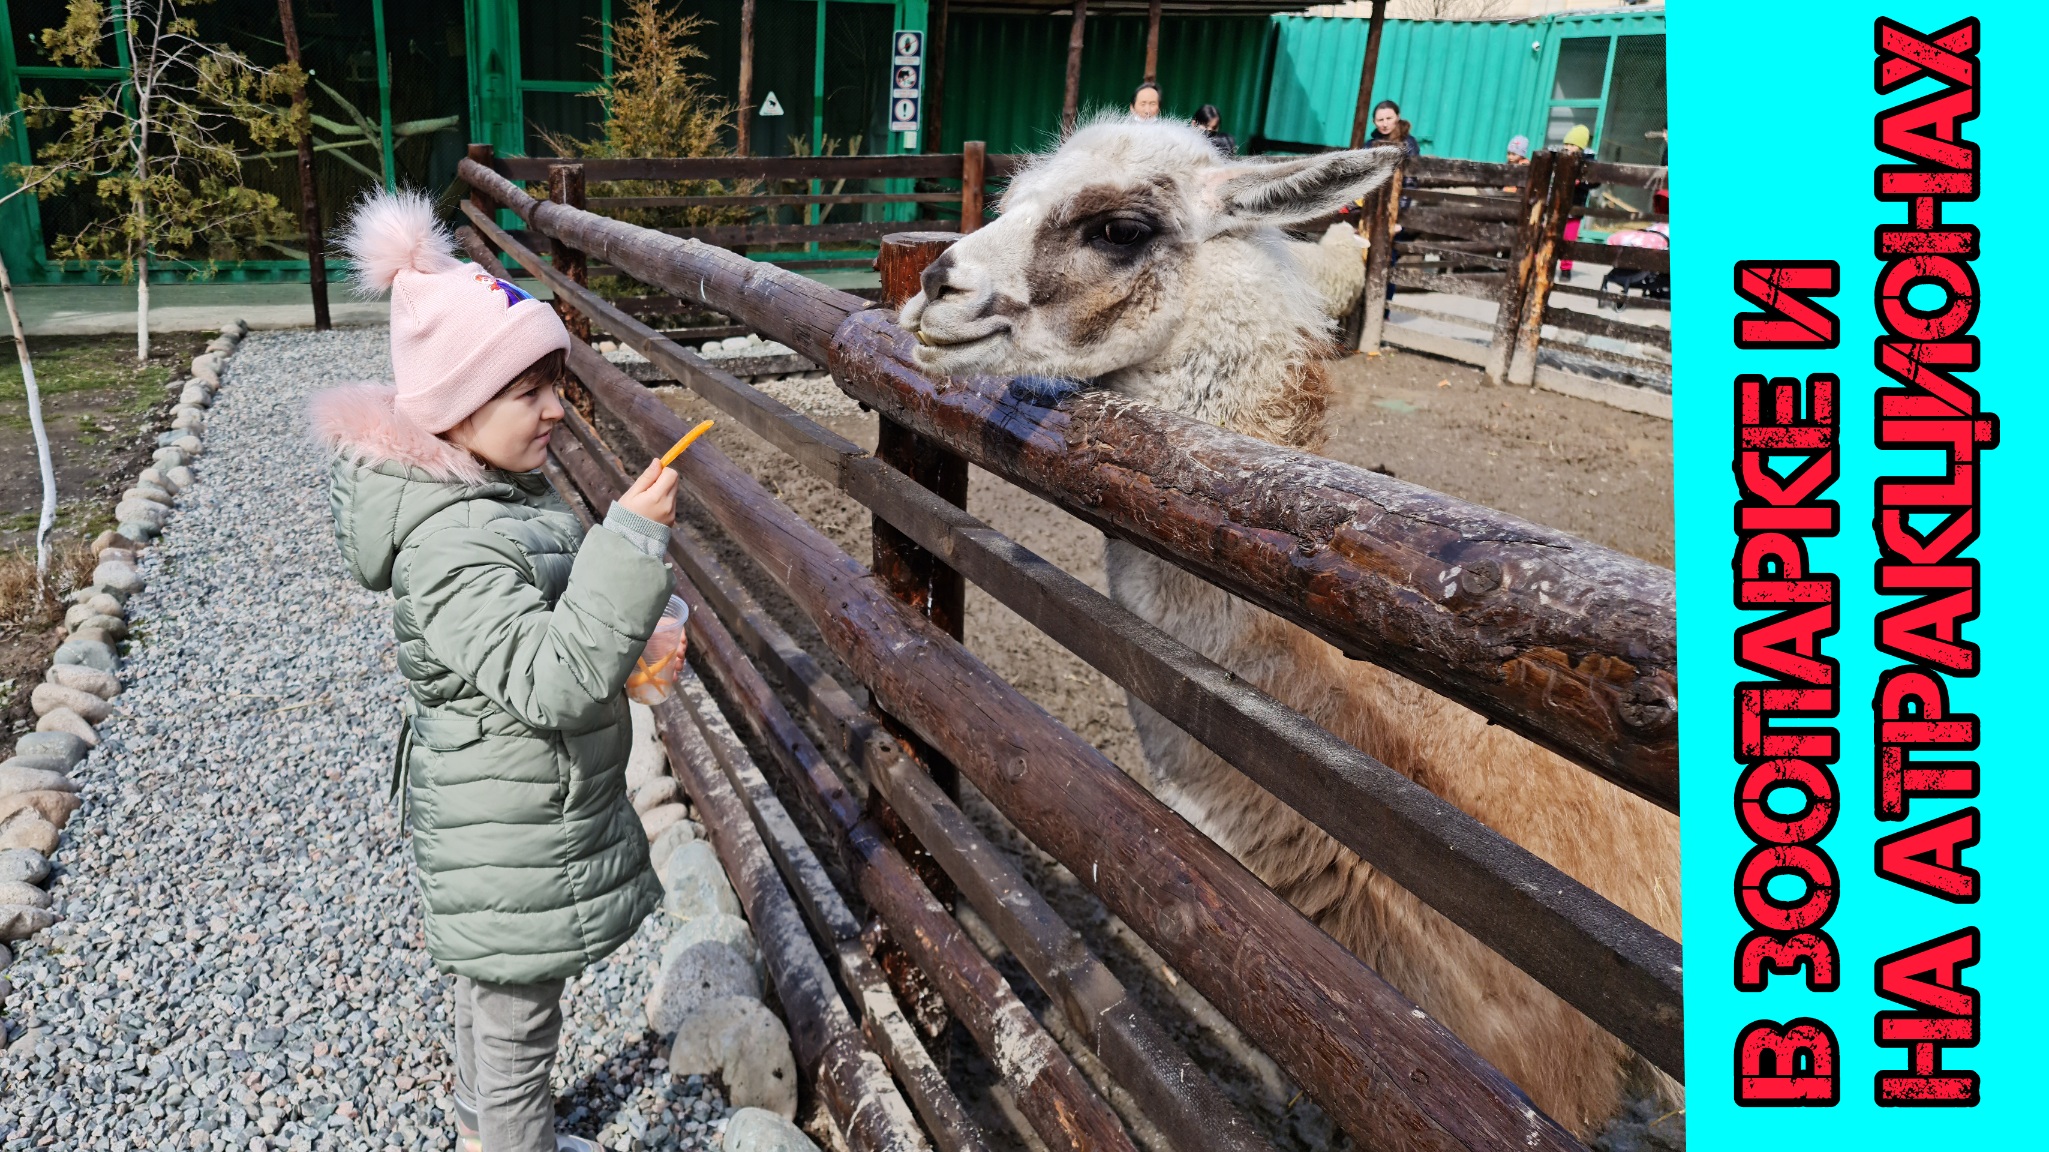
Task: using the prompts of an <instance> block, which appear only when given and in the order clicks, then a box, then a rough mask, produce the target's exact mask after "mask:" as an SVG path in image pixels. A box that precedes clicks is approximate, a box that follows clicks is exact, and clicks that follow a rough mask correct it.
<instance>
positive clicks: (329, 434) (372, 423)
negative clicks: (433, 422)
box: [307, 384, 484, 485]
mask: <svg viewBox="0 0 2049 1152" xmlns="http://www.w3.org/2000/svg"><path fill="white" fill-rule="evenodd" d="M397 395H398V389H397V388H395V387H393V386H392V385H390V384H345V385H343V386H342V387H340V388H329V389H327V390H326V391H324V392H319V393H316V394H315V395H314V397H313V399H312V402H311V403H310V404H308V406H307V411H308V416H309V417H310V421H311V424H312V427H313V435H314V436H315V437H317V438H318V439H319V440H320V442H321V443H323V444H325V445H327V446H328V447H329V448H330V449H332V450H334V451H335V452H337V453H339V454H341V455H342V456H343V457H344V458H346V459H348V460H350V461H353V462H355V463H358V464H382V463H385V462H387V461H389V462H391V463H394V464H404V465H406V466H408V467H412V468H417V469H419V470H420V471H422V472H425V473H426V474H427V475H429V476H432V477H433V478H434V479H436V480H441V481H445V482H448V483H451V484H469V485H477V484H482V483H484V466H483V465H482V464H481V463H479V462H478V461H477V458H476V457H474V456H472V455H470V454H469V453H468V452H467V451H465V450H464V449H462V448H459V447H457V446H456V445H454V444H451V443H449V442H448V441H446V440H443V439H442V438H441V437H439V436H436V435H434V434H433V433H431V432H429V431H427V430H426V429H425V428H422V427H420V426H419V425H418V424H415V423H413V422H412V421H411V420H408V419H406V418H405V417H404V416H403V415H400V414H399V411H398V409H397V408H396V407H394V406H393V401H394V399H395V398H396V397H397Z"/></svg>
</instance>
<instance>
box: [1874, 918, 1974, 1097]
mask: <svg viewBox="0 0 2049 1152" xmlns="http://www.w3.org/2000/svg"><path fill="white" fill-rule="evenodd" d="M1977 962H1978V930H1977V929H1976V928H1964V929H1961V930H1959V931H1956V932H1952V933H1950V934H1949V935H1947V936H1941V937H1938V938H1936V939H1934V940H1930V941H1928V942H1926V943H1923V944H1916V945H1914V946H1913V947H1911V948H1905V949H1902V950H1900V951H1898V952H1895V953H1893V954H1892V955H1890V956H1885V957H1882V958H1880V959H1879V961H1878V962H1877V963H1876V964H1875V965H1874V966H1873V967H1874V969H1875V977H1874V981H1873V982H1874V983H1875V984H1876V985H1877V988H1878V994H1879V995H1880V996H1883V997H1885V998H1886V999H1888V1000H1891V1001H1892V1002H1894V1003H1895V1004H1901V1005H1904V1006H1906V1007H1907V1008H1908V1009H1910V1011H1906V1012H1880V1013H1879V1014H1878V1016H1877V1018H1876V1019H1875V1021H1874V1022H1873V1029H1874V1031H1875V1032H1876V1033H1877V1041H1878V1044H1879V1046H1880V1047H1882V1048H1904V1049H1906V1050H1907V1069H1906V1070H1905V1071H1904V1072H1880V1073H1878V1074H1877V1076H1875V1077H1874V1078H1873V1085H1872V1091H1873V1095H1874V1096H1875V1097H1876V1099H1877V1101H1878V1103H1879V1105H1880V1106H1882V1107H1893V1108H1931V1107H1934V1108H1945V1107H1946V1108H1969V1107H1972V1106H1973V1105H1975V1104H1977V1103H1978V1074H1977V1073H1976V1072H1971V1071H1967V1070H1963V1069H1949V1068H1944V1067H1943V1062H1942V1057H1943V1050H1944V1049H1946V1048H1971V1047H1975V1046H1976V1045H1977V1043H1978V1036H1979V1032H1980V1025H1981V1020H1980V1018H1979V998H1978V990H1977V989H1975V988H1972V987H1969V986H1967V985H1966V984H1964V982H1963V970H1964V969H1965V968H1968V967H1970V966H1971V965H1973V964H1976V963H1977Z"/></svg>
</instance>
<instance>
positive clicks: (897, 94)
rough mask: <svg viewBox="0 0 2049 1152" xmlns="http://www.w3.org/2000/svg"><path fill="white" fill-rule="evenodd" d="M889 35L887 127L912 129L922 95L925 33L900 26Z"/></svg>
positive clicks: (922, 100)
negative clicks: (890, 39) (890, 38)
mask: <svg viewBox="0 0 2049 1152" xmlns="http://www.w3.org/2000/svg"><path fill="white" fill-rule="evenodd" d="M891 36H892V41H891V44H890V54H889V55H890V61H889V63H890V78H889V130H890V131H891V132H916V131H917V130H918V121H919V113H920V111H921V110H922V105H923V103H924V99H925V34H924V33H923V32H917V31H913V30H911V29H908V28H900V29H898V30H897V31H895V32H894V33H892V34H891ZM906 143H908V141H906Z"/></svg>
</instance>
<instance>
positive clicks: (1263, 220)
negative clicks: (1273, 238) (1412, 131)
mask: <svg viewBox="0 0 2049 1152" xmlns="http://www.w3.org/2000/svg"><path fill="white" fill-rule="evenodd" d="M1401 157H1402V150H1401V149H1399V148H1361V149H1358V150H1356V151H1351V152H1325V153H1322V154H1321V155H1317V156H1304V157H1302V158H1301V159H1299V160H1282V161H1279V162H1277V163H1254V164H1233V165H1229V166H1227V167H1224V168H1221V169H1218V170H1217V173H1216V175H1215V176H1214V177H1212V180H1213V181H1214V183H1213V184H1212V195H1214V196H1215V197H1216V200H1217V205H1218V209H1219V211H1220V214H1221V215H1222V216H1223V217H1224V218H1225V219H1227V220H1229V221H1233V222H1238V223H1243V224H1272V225H1276V226H1279V227H1283V228H1285V227H1287V226H1288V225H1291V224H1300V223H1302V222H1303V221H1306V220H1314V219H1316V218H1317V217H1319V216H1328V215H1330V214H1331V213H1333V212H1336V211H1337V210H1338V209H1339V208H1342V207H1344V206H1345V205H1347V204H1349V203H1351V202H1352V201H1354V200H1357V199H1358V198H1359V197H1361V196H1364V195H1365V194H1366V193H1368V192H1371V191H1372V190H1373V189H1375V188H1378V187H1380V186H1381V185H1382V184H1384V183H1386V182H1387V178H1388V176H1389V174H1391V173H1392V172H1393V171H1394V166H1395V164H1396V163H1397V162H1398V161H1399V160H1400V159H1401Z"/></svg>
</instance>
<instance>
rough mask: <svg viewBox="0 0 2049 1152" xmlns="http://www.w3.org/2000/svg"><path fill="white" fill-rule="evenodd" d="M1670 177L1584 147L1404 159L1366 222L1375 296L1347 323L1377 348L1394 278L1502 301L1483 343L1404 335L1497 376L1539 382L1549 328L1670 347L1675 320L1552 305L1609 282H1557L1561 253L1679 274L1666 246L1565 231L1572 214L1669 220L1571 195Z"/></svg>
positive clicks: (1579, 350) (1628, 361) (1598, 353)
mask: <svg viewBox="0 0 2049 1152" xmlns="http://www.w3.org/2000/svg"><path fill="white" fill-rule="evenodd" d="M1663 173H1664V169H1662V168H1650V167H1645V166H1642V165H1631V164H1603V163H1597V162H1592V161H1588V160H1586V159H1585V158H1584V157H1583V156H1582V155H1580V154H1578V153H1574V152H1569V151H1564V150H1557V149H1553V150H1549V151H1545V152H1539V153H1537V154H1536V155H1535V156H1532V157H1531V159H1530V163H1529V164H1527V165H1508V164H1493V163H1483V162H1480V161H1473V160H1452V159H1445V158H1442V157H1434V156H1425V157H1417V158H1415V159H1412V160H1409V161H1406V162H1405V163H1404V164H1403V166H1402V169H1401V172H1400V176H1401V180H1399V181H1390V183H1389V184H1388V185H1387V186H1386V187H1384V188H1382V189H1381V190H1380V191H1379V192H1378V193H1376V194H1375V195H1374V196H1373V197H1371V198H1369V200H1368V203H1367V207H1366V209H1365V210H1366V213H1367V220H1366V224H1365V228H1366V229H1367V231H1368V236H1369V242H1370V243H1371V244H1372V245H1373V251H1372V253H1371V254H1370V255H1369V262H1368V273H1367V280H1368V283H1367V287H1366V292H1365V295H1364V298H1363V299H1362V300H1361V303H1360V305H1359V308H1360V309H1361V313H1362V316H1363V320H1362V319H1361V318H1356V317H1355V318H1354V319H1353V320H1352V321H1351V322H1350V324H1349V326H1348V328H1347V331H1360V332H1361V333H1362V335H1361V339H1360V340H1359V347H1361V348H1363V349H1367V350H1371V349H1374V348H1377V347H1378V345H1379V342H1380V341H1381V340H1382V339H1385V338H1386V332H1385V330H1384V328H1382V327H1380V326H1378V325H1376V324H1375V323H1374V321H1373V315H1374V314H1375V313H1376V312H1377V311H1378V310H1379V304H1380V301H1382V300H1384V299H1386V292H1387V286H1388V284H1389V283H1393V284H1394V285H1395V286H1396V287H1399V288H1406V289H1412V290H1418V291H1425V292H1444V293H1450V294H1452V295H1458V296H1469V297H1474V298H1477V299H1481V300H1487V301H1489V302H1491V303H1493V304H1494V305H1495V308H1496V311H1495V319H1494V322H1493V325H1492V335H1491V340H1490V341H1489V343H1488V344H1487V345H1485V346H1484V347H1483V346H1480V345H1470V346H1469V345H1467V344H1465V343H1464V342H1462V341H1459V340H1457V339H1454V338H1451V337H1445V336H1438V335H1436V334H1433V333H1417V334H1408V333H1406V332H1403V333H1402V334H1401V337H1400V338H1401V342H1402V343H1405V344H1409V345H1412V346H1415V347H1419V348H1422V349H1423V350H1425V351H1429V352H1432V353H1436V354H1440V355H1446V356H1450V357H1452V358H1454V359H1460V360H1465V361H1468V362H1470V363H1473V364H1475V365H1477V366H1480V367H1482V368H1484V369H1485V370H1486V372H1487V374H1488V376H1489V377H1490V378H1491V379H1493V380H1495V381H1497V382H1503V381H1505V382H1507V383H1511V384H1529V383H1531V382H1532V381H1533V380H1534V379H1535V377H1536V374H1537V371H1538V349H1539V346H1540V344H1541V343H1542V342H1543V330H1544V329H1545V328H1546V327H1547V326H1548V327H1551V328H1554V329H1562V330H1565V331H1569V332H1576V333H1583V334H1590V335H1596V336H1602V337H1607V338H1609V339H1614V340H1625V341H1629V342H1632V343H1636V344H1639V345H1643V346H1645V347H1648V348H1655V349H1662V350H1664V352H1665V353H1667V354H1669V353H1670V351H1671V347H1672V335H1671V331H1670V330H1669V329H1667V328H1662V327H1658V326H1656V325H1649V324H1633V323H1628V322H1626V321H1624V320H1622V319H1620V318H1619V316H1618V318H1616V319H1610V318H1608V317H1605V316H1599V315H1589V314H1587V313H1584V312H1580V311H1576V310H1574V309H1572V308H1568V307H1562V306H1560V305H1558V304H1556V303H1554V299H1555V297H1557V296H1560V295H1568V296H1599V295H1600V290H1599V289H1587V288H1581V287H1578V286H1576V285H1566V284H1560V283H1558V281H1557V275H1556V270H1557V267H1558V264H1559V262H1560V261H1562V260H1578V261H1583V262H1587V263H1596V264H1604V265H1607V266H1609V267H1611V268H1615V269H1619V270H1625V271H1650V272H1668V271H1669V270H1670V267H1671V254H1670V253H1669V252H1668V251H1665V250H1663V249H1656V248H1639V247H1626V246H1620V245H1606V244H1592V243H1585V242H1581V241H1577V240H1567V239H1565V231H1566V224H1567V222H1568V221H1570V220H1573V219H1579V220H1582V221H1594V222H1599V221H1635V222H1637V223H1643V222H1647V221H1652V220H1658V219H1663V217H1662V215H1660V214H1656V213H1636V212H1623V211H1609V210H1605V209H1599V208H1587V207H1580V206H1577V205H1575V204H1574V202H1573V201H1574V199H1575V198H1576V195H1575V194H1576V190H1578V189H1580V188H1581V186H1582V185H1584V184H1587V183H1612V184H1622V185H1631V186H1639V187H1641V186H1646V185H1650V184H1654V183H1656V182H1659V181H1662V179H1663ZM1398 184H1399V185H1400V187H1399V191H1396V188H1397V185H1398ZM1397 254H1399V256H1400V257H1401V259H1399V261H1397V259H1396V258H1395V257H1396V256H1397ZM1369 302H1370V303H1369ZM1632 303H1633V304H1635V305H1636V306H1638V307H1640V308H1641V307H1648V308H1651V309H1653V310H1663V309H1665V308H1667V307H1668V305H1666V304H1665V303H1664V302H1662V301H1656V300H1638V301H1632ZM1426 314H1430V313H1427V311H1426ZM1431 315H1434V314H1431ZM1442 318H1443V319H1450V320H1456V319H1458V318H1456V317H1450V316H1445V317H1442ZM1554 347H1570V349H1571V350H1572V351H1573V352H1574V353H1575V354H1579V355H1586V356H1591V357H1592V358H1594V359H1597V360H1603V361H1612V362H1614V363H1617V364H1620V365H1623V366H1634V367H1637V368H1639V369H1640V370H1654V371H1661V370H1663V369H1664V367H1665V366H1664V365H1660V364H1658V363H1657V362H1655V361H1650V360H1643V359H1641V358H1639V357H1631V356H1628V355H1625V354H1623V353H1611V352H1607V351H1604V350H1601V349H1598V348H1588V347H1587V346H1585V345H1582V344H1570V345H1567V344H1559V345H1554Z"/></svg>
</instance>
